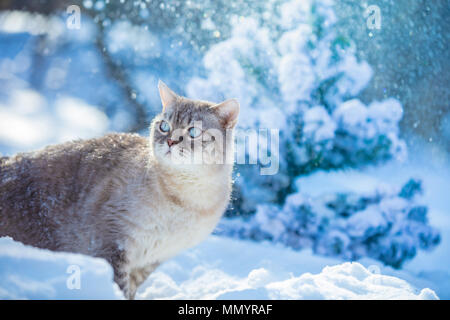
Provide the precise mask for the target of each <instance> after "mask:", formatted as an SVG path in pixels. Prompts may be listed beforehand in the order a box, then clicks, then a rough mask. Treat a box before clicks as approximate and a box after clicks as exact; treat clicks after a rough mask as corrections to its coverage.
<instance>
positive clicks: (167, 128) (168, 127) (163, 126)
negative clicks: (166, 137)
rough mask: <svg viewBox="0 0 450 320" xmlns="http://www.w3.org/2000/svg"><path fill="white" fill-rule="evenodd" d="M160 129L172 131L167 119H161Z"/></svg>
mask: <svg viewBox="0 0 450 320" xmlns="http://www.w3.org/2000/svg"><path fill="white" fill-rule="evenodd" d="M159 130H161V131H162V132H169V131H170V126H169V124H168V123H167V121H164V120H163V121H161V123H160V124H159Z"/></svg>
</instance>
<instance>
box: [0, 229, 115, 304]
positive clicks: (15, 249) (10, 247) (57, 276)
mask: <svg viewBox="0 0 450 320" xmlns="http://www.w3.org/2000/svg"><path fill="white" fill-rule="evenodd" d="M71 266H75V268H79V269H78V270H80V271H81V275H80V279H81V283H80V289H76V288H74V287H72V288H73V289H69V286H68V282H70V280H71V278H70V276H71V275H74V274H75V273H74V272H73V269H71ZM72 268H73V267H72ZM112 274H113V273H112V269H111V267H110V266H109V264H108V263H107V262H106V261H104V260H102V259H96V258H91V257H86V256H83V255H79V254H72V253H54V252H51V251H48V250H42V249H37V248H33V247H30V246H24V245H23V244H21V243H19V242H15V241H13V240H12V239H11V238H0V299H115V298H120V297H122V294H121V292H120V290H119V288H118V286H117V285H116V284H114V283H113V282H112V281H111V280H112Z"/></svg>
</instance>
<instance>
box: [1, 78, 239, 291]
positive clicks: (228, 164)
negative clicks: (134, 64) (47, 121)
mask: <svg viewBox="0 0 450 320" xmlns="http://www.w3.org/2000/svg"><path fill="white" fill-rule="evenodd" d="M158 89H159V93H160V97H161V102H162V106H163V109H162V112H161V113H160V114H158V115H157V116H156V117H155V118H154V119H153V121H152V123H151V125H150V136H149V138H144V137H142V136H139V135H137V134H125V133H110V134H107V135H105V136H103V137H100V138H94V139H89V140H78V141H72V142H67V143H62V144H58V145H53V146H48V147H46V148H44V149H42V150H39V151H34V152H28V153H19V154H17V155H15V156H12V157H2V158H0V237H2V236H10V237H12V238H13V239H15V240H17V241H20V242H22V243H24V244H27V245H31V246H35V247H39V248H45V249H49V250H54V251H68V252H75V253H81V254H86V255H90V256H94V257H101V258H104V259H106V261H108V262H109V263H110V264H111V266H112V268H113V271H114V281H115V282H116V283H117V284H118V286H119V287H120V289H121V290H122V291H123V293H124V296H125V297H126V298H127V299H134V298H135V294H136V291H137V288H138V287H139V285H140V284H141V283H142V282H143V281H144V280H145V279H146V278H147V277H148V276H149V274H150V273H151V272H152V271H154V270H155V268H156V267H158V265H159V264H161V263H162V262H164V261H166V260H168V259H170V258H171V257H173V256H175V255H176V254H177V253H179V252H180V251H182V250H184V249H187V248H189V247H192V246H194V245H196V244H198V243H199V242H200V241H202V240H203V239H204V238H205V237H206V236H207V235H209V234H210V233H211V232H212V231H213V229H214V228H215V226H216V224H217V223H218V221H219V219H220V218H221V216H222V214H223V212H224V211H225V209H226V207H227V205H228V202H229V199H230V194H231V189H232V168H233V155H234V151H233V128H234V127H235V125H236V122H237V120H238V114H239V103H238V102H237V100H235V99H230V100H226V101H224V102H222V103H219V104H216V103H211V102H207V101H196V100H191V99H188V98H186V97H182V96H179V95H177V94H176V93H174V92H173V91H172V90H171V89H170V88H169V87H168V86H167V85H165V84H164V83H163V82H162V81H160V82H159V83H158ZM195 146H200V148H196V147H195ZM211 151H213V152H211ZM194 156H195V157H197V158H198V157H199V156H200V158H202V157H203V160H204V161H201V162H194V161H191V160H192V158H193V157H194ZM216 160H217V161H216Z"/></svg>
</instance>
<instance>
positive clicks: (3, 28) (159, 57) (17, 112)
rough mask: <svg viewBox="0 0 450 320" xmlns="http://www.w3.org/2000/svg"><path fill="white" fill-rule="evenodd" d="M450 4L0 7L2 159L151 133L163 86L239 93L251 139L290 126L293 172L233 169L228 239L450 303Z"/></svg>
mask: <svg viewBox="0 0 450 320" xmlns="http://www.w3.org/2000/svg"><path fill="white" fill-rule="evenodd" d="M449 11H450V2H449V1H445V0H441V1H434V2H433V3H430V2H427V1H421V0H417V1H413V2H411V1H406V0H395V1H394V0H370V1H331V0H303V1H300V0H298V1H296V0H270V1H241V0H233V1H224V0H215V1H212V0H211V1H209V0H206V1H198V0H189V1H151V0H148V1H144V0H136V1H124V0H117V1H113V0H110V1H108V0H99V1H96V0H85V1H73V0H71V1H65V0H61V1H57V0H54V1H47V0H41V1H21V0H17V1H9V0H1V1H0V153H2V154H3V155H6V156H7V155H12V154H14V153H17V152H25V151H29V150H34V149H37V148H41V147H43V146H45V145H47V144H52V143H59V142H62V141H67V140H71V139H78V138H89V137H95V136H100V135H102V134H104V133H106V132H109V131H125V132H138V133H140V134H142V135H147V133H148V125H149V123H150V121H151V119H152V117H153V116H154V115H155V114H157V113H158V112H159V110H160V108H161V104H160V101H159V96H158V91H157V82H158V80H159V79H162V80H163V81H165V82H166V83H167V84H168V85H169V86H170V87H172V88H173V89H174V90H175V91H177V92H178V93H180V94H183V95H186V96H188V97H190V98H194V99H205V100H212V101H221V100H223V99H225V98H231V97H235V98H238V99H239V101H240V103H241V108H242V109H241V117H240V122H239V125H238V126H239V129H258V128H269V129H278V130H280V149H279V153H277V157H278V161H279V163H280V170H279V172H278V173H277V174H276V175H273V176H261V175H259V174H257V173H258V172H259V168H260V167H262V166H263V164H260V163H258V164H257V165H239V166H237V167H236V170H235V177H234V178H235V191H234V194H233V201H232V204H231V206H230V208H229V210H228V211H227V213H226V215H225V217H224V219H223V220H222V222H221V224H220V225H219V227H218V228H217V230H216V231H215V232H216V234H219V235H222V236H228V237H236V238H242V239H250V240H253V241H271V242H276V243H281V244H283V245H285V246H288V247H291V248H293V249H295V250H301V249H303V248H311V249H312V250H313V251H314V252H315V253H316V254H318V255H327V256H334V257H339V258H342V259H344V260H358V259H362V258H364V257H370V258H373V259H376V260H378V261H380V262H381V263H383V264H385V265H388V266H391V267H392V268H396V269H399V268H409V269H408V270H410V271H411V272H414V273H415V274H420V276H421V277H422V278H423V279H427V280H429V281H432V283H434V286H435V287H433V289H434V290H436V292H437V293H438V294H439V296H441V297H450V284H449V283H448V282H449V281H448V279H450V263H448V262H450V240H449V236H450V212H449V210H450V201H448V199H447V197H448V190H449V188H450V170H449V168H450V164H449V161H450V158H449V152H450V106H449V92H450V90H449V87H448V83H449V82H450V79H449V68H448V63H449V61H450V59H449V58H450V57H449V50H448V46H449V31H450V25H449V24H450V20H449V19H448V16H449V14H450V12H449ZM244 140H245V139H244ZM237 143H238V144H242V143H245V141H243V140H242V139H239V136H238V138H237ZM269 151H270V150H269ZM272 152H274V151H272ZM446 262H447V263H446Z"/></svg>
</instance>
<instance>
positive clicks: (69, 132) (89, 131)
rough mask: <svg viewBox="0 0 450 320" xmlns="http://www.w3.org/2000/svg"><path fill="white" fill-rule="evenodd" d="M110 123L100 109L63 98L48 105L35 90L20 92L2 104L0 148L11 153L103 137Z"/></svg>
mask: <svg viewBox="0 0 450 320" xmlns="http://www.w3.org/2000/svg"><path fill="white" fill-rule="evenodd" d="M108 128H109V120H108V118H107V117H106V115H105V114H104V113H103V112H102V111H101V110H99V108H98V107H96V106H92V105H89V104H87V103H86V102H84V101H83V100H80V99H77V98H74V97H71V96H61V97H59V98H57V99H55V100H54V101H52V102H50V101H48V100H47V99H46V98H45V97H44V96H42V95H41V94H39V93H38V92H37V91H35V90H32V89H25V88H24V89H17V90H14V91H12V92H11V93H10V95H9V99H8V100H6V101H5V102H1V101H0V145H2V146H3V147H4V148H5V149H6V150H7V151H8V152H9V153H11V154H12V153H15V152H18V151H22V150H24V149H30V148H39V147H43V146H45V145H47V144H51V143H58V142H64V141H69V140H72V139H83V138H91V137H95V136H99V135H102V134H104V133H105V132H106V131H107V129H108Z"/></svg>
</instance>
